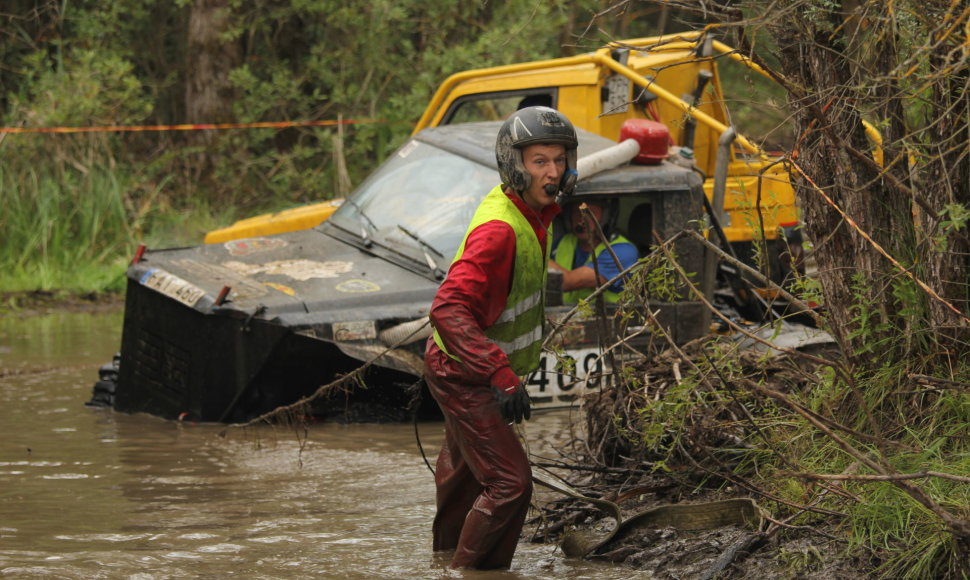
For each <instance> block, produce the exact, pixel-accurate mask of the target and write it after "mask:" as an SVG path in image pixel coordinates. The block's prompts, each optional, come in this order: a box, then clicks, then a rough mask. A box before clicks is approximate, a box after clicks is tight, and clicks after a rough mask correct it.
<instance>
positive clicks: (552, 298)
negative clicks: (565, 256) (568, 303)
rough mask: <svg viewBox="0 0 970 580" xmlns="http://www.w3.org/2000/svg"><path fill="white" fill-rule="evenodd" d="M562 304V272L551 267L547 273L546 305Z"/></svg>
mask: <svg viewBox="0 0 970 580" xmlns="http://www.w3.org/2000/svg"><path fill="white" fill-rule="evenodd" d="M562 304H563V302H562V272H561V271H559V270H555V269H553V268H549V270H548V272H547V273H546V306H562Z"/></svg>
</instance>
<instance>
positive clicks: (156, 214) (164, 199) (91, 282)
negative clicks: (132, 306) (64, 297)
mask: <svg viewBox="0 0 970 580" xmlns="http://www.w3.org/2000/svg"><path fill="white" fill-rule="evenodd" d="M39 139H40V138H38V141H34V142H31V143H23V142H21V143H13V142H12V140H7V141H6V142H5V143H3V144H2V145H3V147H0V158H2V160H3V162H2V163H0V191H2V192H3V195H2V196H0V272H2V275H0V293H6V294H10V293H20V294H23V293H30V292H36V291H40V292H51V291H57V292H60V293H69V294H85V293H102V292H118V291H121V290H123V289H124V272H125V269H126V267H127V264H128V261H129V260H130V258H131V256H132V255H133V254H134V251H135V249H136V248H137V246H138V244H139V243H145V244H147V245H148V246H149V247H170V246H178V245H191V244H198V243H201V242H202V238H203V236H204V234H205V232H207V231H209V230H211V229H213V228H217V227H221V226H223V225H226V224H228V223H231V222H232V221H234V220H235V219H238V217H239V216H240V215H251V212H256V211H261V210H263V209H265V208H266V207H274V206H279V205H280V204H286V203H289V202H287V200H279V201H275V202H274V200H273V199H267V200H263V201H264V204H265V205H263V206H261V207H256V206H253V207H240V206H236V205H232V206H228V207H221V208H219V209H217V208H214V207H212V204H209V203H208V202H207V201H205V199H204V197H203V199H199V198H188V197H185V198H181V199H180V198H177V197H175V195H174V194H172V193H171V192H170V190H171V189H173V188H171V187H167V185H168V181H167V180H166V179H165V178H158V177H157V176H152V174H151V171H150V170H149V169H148V168H145V167H142V166H140V165H138V164H136V163H132V162H129V161H124V162H122V161H120V160H118V159H116V158H115V157H113V156H112V155H111V154H110V153H107V152H106V151H107V148H102V147H99V146H97V144H91V143H86V144H84V147H83V148H75V149H74V151H79V152H81V154H72V152H71V150H70V149H67V148H65V147H64V146H63V141H62V142H60V143H57V144H54V143H53V142H51V143H49V144H50V145H51V148H50V150H48V151H45V150H44V143H43V142H39ZM20 145H26V147H24V148H20V147H19V146H20ZM15 146H18V150H17V152H16V154H14V153H13V150H14V147H15ZM45 153H47V154H46V155H45Z"/></svg>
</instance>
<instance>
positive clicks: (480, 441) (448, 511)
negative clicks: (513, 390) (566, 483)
mask: <svg viewBox="0 0 970 580" xmlns="http://www.w3.org/2000/svg"><path fill="white" fill-rule="evenodd" d="M429 347H430V348H429V351H428V353H427V356H426V357H425V362H426V363H427V369H426V378H427V382H428V388H429V389H430V391H431V395H432V396H433V397H434V398H435V400H436V401H437V402H438V406H439V407H441V411H442V413H443V414H444V416H445V441H444V444H443V445H442V448H441V453H440V455H439V456H438V463H437V467H436V469H435V486H436V488H437V506H438V511H437V514H436V515H435V519H434V526H433V528H432V532H433V535H434V546H433V547H434V550H435V551H438V550H452V549H454V550H455V556H454V559H453V560H452V563H451V566H452V567H453V568H477V569H482V570H485V569H495V568H508V567H509V566H510V565H511V563H512V556H513V555H514V554H515V548H516V544H518V541H519V535H520V534H521V532H522V526H523V524H524V522H525V516H526V513H527V512H528V510H529V500H530V499H531V497H532V471H531V468H530V467H529V460H528V457H526V454H525V450H523V449H522V444H521V443H520V442H519V440H518V438H517V437H516V435H515V432H514V430H513V429H512V426H511V425H509V424H508V423H506V422H505V421H504V420H502V417H501V415H500V414H499V410H498V405H497V404H496V402H495V394H494V393H493V392H492V389H491V387H490V386H489V385H471V384H465V383H458V382H456V381H454V380H453V378H452V377H454V375H453V370H452V372H449V369H448V367H449V366H451V365H454V364H455V361H452V360H451V359H449V358H448V355H447V354H445V353H443V352H441V349H439V348H437V347H436V346H433V343H431V344H430V345H429Z"/></svg>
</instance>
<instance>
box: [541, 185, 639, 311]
mask: <svg viewBox="0 0 970 580" xmlns="http://www.w3.org/2000/svg"><path fill="white" fill-rule="evenodd" d="M585 204H586V207H588V208H589V211H590V213H591V214H592V215H593V216H594V217H595V218H596V221H597V222H599V223H600V224H601V226H604V233H605V234H606V235H607V237H608V240H609V245H610V247H611V248H613V252H614V253H615V254H616V257H617V258H619V261H620V266H621V268H620V269H618V268H617V266H616V262H615V261H614V260H613V256H611V255H610V252H609V251H608V250H607V249H606V244H605V243H604V240H603V239H602V238H600V237H599V234H598V232H597V229H596V226H595V225H594V224H592V223H588V224H587V223H584V219H583V212H582V211H581V210H580V206H581V205H582V204H581V203H575V204H573V205H572V206H571V207H570V208H569V228H570V229H569V231H568V232H566V234H565V235H563V236H562V237H560V238H559V240H558V241H557V242H556V243H555V246H554V247H553V249H552V259H551V260H549V267H550V268H551V269H555V270H559V271H560V272H562V273H563V288H562V289H563V302H564V303H565V304H576V303H578V302H579V301H580V300H582V299H584V298H587V297H588V296H589V295H590V294H592V293H593V290H595V289H596V288H598V287H599V286H601V285H603V284H605V283H606V282H608V281H609V280H611V279H612V278H614V277H616V275H617V274H619V273H620V271H621V270H625V269H626V268H629V267H630V266H632V265H633V264H635V263H636V262H637V260H638V259H639V253H638V252H637V248H636V246H635V245H634V244H633V242H631V241H630V240H628V239H626V237H624V236H623V235H621V234H612V235H611V234H610V232H609V228H608V226H607V224H604V223H603V222H604V220H603V215H604V212H605V209H606V208H605V206H604V204H602V203H600V202H597V201H587V202H585ZM607 221H608V220H607ZM594 242H595V243H594ZM594 245H595V246H596V248H595V255H596V267H595V269H594V267H593V253H594V252H593V246H594ZM597 271H598V272H599V279H597V276H596V274H597ZM624 282H625V280H624V279H622V278H621V279H620V280H618V281H616V282H615V283H613V284H611V285H610V286H609V287H608V288H607V289H606V291H604V292H603V297H604V298H605V299H606V301H607V302H616V301H618V300H619V296H620V291H621V290H623V284H624Z"/></svg>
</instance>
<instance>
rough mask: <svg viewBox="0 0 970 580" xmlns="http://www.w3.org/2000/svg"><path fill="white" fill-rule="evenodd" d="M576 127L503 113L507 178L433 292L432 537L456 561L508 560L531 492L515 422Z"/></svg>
mask: <svg viewBox="0 0 970 580" xmlns="http://www.w3.org/2000/svg"><path fill="white" fill-rule="evenodd" d="M577 145H578V139H577V137H576V131H575V129H574V128H573V126H572V123H570V122H569V120H568V119H566V117H565V116H564V115H562V113H560V112H559V111H556V110H555V109H551V108H548V107H527V108H524V109H521V110H519V111H516V112H515V113H513V114H512V115H511V116H510V117H509V118H508V119H506V120H505V122H504V123H503V124H502V126H501V128H500V129H499V132H498V137H497V138H496V142H495V157H496V160H497V162H498V170H499V177H500V178H501V180H502V183H501V184H500V185H497V186H496V187H495V188H494V189H492V191H490V192H489V193H488V195H486V196H485V199H484V200H483V201H482V203H481V204H480V205H479V207H478V209H477V210H476V211H475V214H474V216H472V221H471V224H470V225H469V226H468V230H467V232H466V234H465V238H464V240H463V241H462V243H461V245H460V246H459V248H458V252H457V254H456V255H455V259H454V261H453V262H452V264H451V267H450V268H449V269H448V276H447V277H446V278H445V281H444V282H442V284H441V286H440V287H439V288H438V292H437V294H436V295H435V299H434V301H433V302H432V304H431V312H430V313H429V316H430V318H431V325H432V327H433V328H434V332H433V334H432V336H431V338H429V339H428V343H427V347H426V350H425V356H424V362H425V374H424V376H425V381H426V383H427V385H428V390H429V391H430V392H431V395H432V396H433V397H434V399H435V401H437V403H438V406H439V407H440V408H441V412H442V415H444V420H445V440H444V443H443V444H442V448H441V452H440V453H439V454H438V459H437V462H436V467H435V490H436V495H435V497H436V504H437V512H436V514H435V519H434V524H433V526H432V539H433V546H432V547H433V549H434V550H435V551H436V552H444V551H448V550H454V555H453V556H452V560H451V567H452V568H475V569H496V568H508V567H509V566H510V565H511V562H512V556H513V555H514V553H515V548H516V546H517V544H518V542H519V535H520V534H521V532H522V526H523V524H524V522H525V517H526V514H527V512H528V510H529V500H530V498H531V497H532V469H531V466H530V465H529V458H528V456H527V455H526V453H525V450H524V449H523V448H522V444H521V443H520V442H519V439H518V437H517V436H516V434H515V430H514V429H513V423H519V422H521V421H522V420H524V419H528V418H529V417H530V416H531V401H530V399H529V395H528V393H527V392H526V389H525V385H524V384H523V383H522V378H523V377H525V376H527V375H529V374H530V373H531V372H532V371H533V370H535V369H536V368H538V366H539V357H540V354H541V350H542V330H543V328H542V327H543V323H544V320H545V310H544V300H543V298H544V288H545V281H546V272H547V269H546V262H547V261H548V260H549V257H550V252H549V250H550V245H551V240H550V238H551V236H550V234H549V226H550V225H551V224H552V220H553V219H554V218H555V216H556V215H557V214H558V213H559V212H560V208H559V205H558V204H557V203H556V197H557V195H559V194H560V193H563V194H567V193H569V191H568V190H570V189H571V187H572V184H573V183H574V182H575V179H574V175H575V167H576V148H577Z"/></svg>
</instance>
